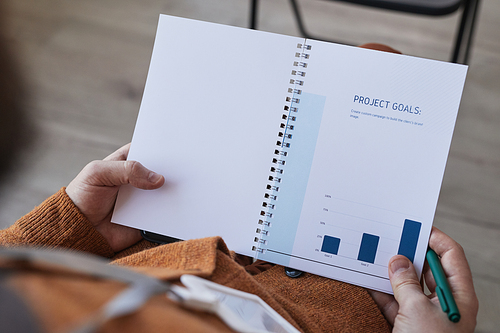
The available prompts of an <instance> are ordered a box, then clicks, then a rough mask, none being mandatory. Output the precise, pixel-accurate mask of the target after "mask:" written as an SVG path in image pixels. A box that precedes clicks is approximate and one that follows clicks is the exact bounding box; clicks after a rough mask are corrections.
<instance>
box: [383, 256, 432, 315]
mask: <svg viewBox="0 0 500 333" xmlns="http://www.w3.org/2000/svg"><path fill="white" fill-rule="evenodd" d="M389 279H390V280H391V286H392V290H393V291H394V298H396V301H397V302H398V304H399V305H400V307H404V305H405V303H406V302H412V301H414V300H415V298H419V297H422V296H424V293H423V291H422V287H421V286H420V282H419V280H418V277H417V272H416V271H415V267H414V266H413V264H412V263H411V262H410V260H409V259H408V258H406V257H405V256H402V255H397V256H394V257H392V258H391V260H390V261H389ZM424 297H425V296H424ZM407 304H408V303H407Z"/></svg>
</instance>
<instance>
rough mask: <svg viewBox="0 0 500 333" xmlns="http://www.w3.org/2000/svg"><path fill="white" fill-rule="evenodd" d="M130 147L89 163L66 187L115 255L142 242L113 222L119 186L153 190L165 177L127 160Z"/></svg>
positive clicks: (127, 146) (136, 235) (137, 234)
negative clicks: (112, 217)
mask: <svg viewBox="0 0 500 333" xmlns="http://www.w3.org/2000/svg"><path fill="white" fill-rule="evenodd" d="M129 148H130V144H128V145H125V146H123V147H122V148H120V149H118V150H117V151H115V152H114V153H112V154H111V155H109V156H108V157H106V158H105V159H104V160H102V161H93V162H90V163H89V164H87V166H85V168H83V170H82V171H81V172H80V173H79V174H78V176H76V178H75V179H73V181H71V183H70V184H69V185H68V187H67V188H66V193H67V194H68V196H69V197H70V199H71V200H72V201H73V202H74V203H75V205H76V206H77V207H78V208H79V209H80V211H81V212H82V213H83V214H84V215H85V216H86V217H87V219H88V220H89V221H90V222H91V223H92V225H93V226H94V227H95V228H96V230H97V231H98V232H99V233H100V234H101V235H102V236H103V237H104V238H105V239H106V240H107V241H108V243H109V244H110V246H111V248H112V249H113V251H115V252H118V251H121V250H123V249H125V248H127V247H129V246H131V245H133V244H135V243H137V242H138V241H139V240H140V239H141V235H140V232H139V230H137V229H132V228H129V227H125V226H121V225H118V224H114V223H111V215H112V213H113V208H114V206H115V201H116V196H117V194H118V189H119V188H120V186H121V185H125V184H130V185H132V186H134V187H137V188H140V189H143V190H153V189H157V188H159V187H161V186H162V185H163V183H164V182H165V179H164V178H163V176H161V175H159V174H157V173H155V172H152V171H150V170H148V169H147V168H145V167H144V166H143V165H142V164H140V163H139V162H136V161H126V159H127V155H128V151H129Z"/></svg>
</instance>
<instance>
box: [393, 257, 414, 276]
mask: <svg viewBox="0 0 500 333" xmlns="http://www.w3.org/2000/svg"><path fill="white" fill-rule="evenodd" d="M408 268H410V261H409V260H408V259H404V258H400V259H396V260H394V261H393V262H392V263H391V272H392V273H393V274H395V273H397V272H399V271H405V270H407V269H408Z"/></svg>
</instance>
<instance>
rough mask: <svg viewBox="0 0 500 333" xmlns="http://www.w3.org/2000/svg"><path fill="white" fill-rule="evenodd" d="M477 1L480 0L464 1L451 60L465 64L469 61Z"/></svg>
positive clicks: (477, 6)
mask: <svg viewBox="0 0 500 333" xmlns="http://www.w3.org/2000/svg"><path fill="white" fill-rule="evenodd" d="M479 2H480V0H466V1H465V3H464V9H463V12H462V19H461V20H460V27H459V30H458V33H457V37H456V41H455V48H454V50H453V55H452V58H451V62H454V63H459V64H467V63H468V61H469V54H470V48H471V45H472V39H473V36H474V28H475V25H476V16H477V12H478V9H479ZM464 40H465V43H464ZM464 44H465V46H464Z"/></svg>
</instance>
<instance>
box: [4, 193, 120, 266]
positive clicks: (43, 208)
mask: <svg viewBox="0 0 500 333" xmlns="http://www.w3.org/2000/svg"><path fill="white" fill-rule="evenodd" d="M0 246H39V247H60V248H61V247H62V248H68V249H72V250H78V251H84V252H89V253H92V254H95V255H99V256H103V257H112V256H113V255H114V252H113V250H112V249H111V247H110V245H109V244H108V242H107V241H106V240H105V239H104V237H102V236H101V234H100V233H99V232H97V231H96V230H95V229H94V227H93V226H92V225H91V224H90V222H89V221H88V220H87V218H86V217H85V216H84V215H83V214H82V213H81V212H80V211H79V210H78V208H77V207H76V206H75V204H74V203H73V201H71V199H70V198H69V197H68V195H67V194H66V189H65V188H62V189H60V190H59V192H57V193H56V194H54V195H52V196H51V197H49V198H48V199H46V200H45V201H44V202H43V203H42V204H41V205H40V206H38V207H35V209H33V210H32V211H31V212H30V213H28V214H26V215H25V216H23V217H21V218H20V219H19V220H18V221H17V222H16V223H15V224H13V225H12V226H10V227H9V228H7V229H5V230H1V231H0Z"/></svg>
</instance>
